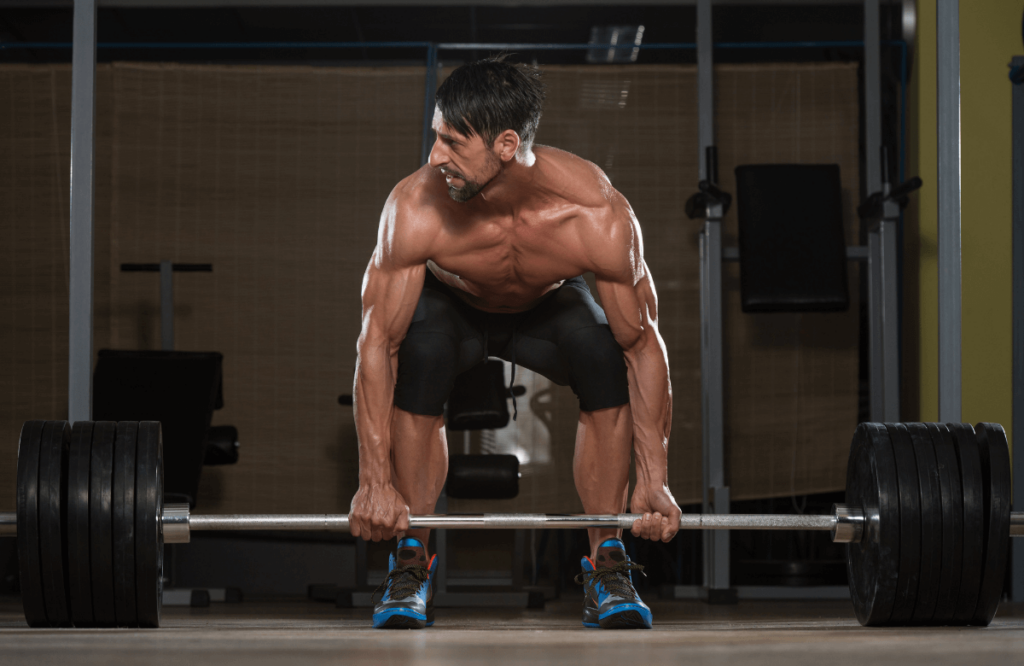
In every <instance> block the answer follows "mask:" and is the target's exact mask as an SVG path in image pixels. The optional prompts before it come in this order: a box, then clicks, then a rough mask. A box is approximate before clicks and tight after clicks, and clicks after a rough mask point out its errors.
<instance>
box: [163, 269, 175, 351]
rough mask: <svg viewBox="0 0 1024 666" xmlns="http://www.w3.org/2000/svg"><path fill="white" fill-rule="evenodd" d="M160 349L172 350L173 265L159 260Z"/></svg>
mask: <svg viewBox="0 0 1024 666" xmlns="http://www.w3.org/2000/svg"><path fill="white" fill-rule="evenodd" d="M160 349H162V350H164V351H173V350H174V265H173V264H172V263H171V262H169V261H161V262H160Z"/></svg>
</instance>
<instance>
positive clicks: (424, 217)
mask: <svg viewBox="0 0 1024 666" xmlns="http://www.w3.org/2000/svg"><path fill="white" fill-rule="evenodd" d="M431 171H432V170H430V169H428V168H426V167H424V168H420V169H418V170H416V171H415V172H413V173H412V174H410V175H409V176H406V177H405V178H403V179H402V180H401V181H399V182H398V184H397V185H395V187H394V189H392V190H391V194H390V195H389V196H388V200H387V203H386V204H385V205H384V211H383V213H382V215H381V225H380V230H379V236H378V239H377V240H378V245H379V246H380V248H381V250H382V251H384V252H385V253H386V254H388V255H391V256H394V257H395V258H402V259H404V260H405V261H402V263H406V261H412V262H415V263H420V259H423V260H424V261H425V258H424V257H425V256H426V254H424V252H425V251H428V248H429V247H430V245H431V242H432V240H433V239H435V238H436V237H437V234H438V232H439V231H440V228H441V221H442V219H443V216H442V215H441V206H442V205H443V202H442V201H439V200H438V197H437V195H436V192H435V191H434V190H436V187H431V186H432V185H436V183H431V182H430V177H431V175H432V174H431ZM420 255H423V257H421V256H420Z"/></svg>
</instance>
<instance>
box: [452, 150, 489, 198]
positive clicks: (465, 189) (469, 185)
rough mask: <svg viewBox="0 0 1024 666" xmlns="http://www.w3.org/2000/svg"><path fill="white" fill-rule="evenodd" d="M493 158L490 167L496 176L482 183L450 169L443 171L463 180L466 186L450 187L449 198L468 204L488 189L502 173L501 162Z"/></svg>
mask: <svg viewBox="0 0 1024 666" xmlns="http://www.w3.org/2000/svg"><path fill="white" fill-rule="evenodd" d="M491 157H492V159H490V160H488V162H489V164H488V166H489V167H491V168H492V169H493V170H494V174H493V175H492V176H491V177H490V178H488V179H487V180H485V181H484V182H482V183H481V182H480V181H476V180H471V179H469V178H467V177H466V176H465V175H463V174H461V173H459V172H458V171H452V170H450V169H442V170H441V173H442V174H444V175H445V176H454V177H455V178H459V179H461V180H462V182H464V183H465V185H463V186H462V187H455V186H454V185H448V196H450V197H451V198H452V201H456V202H458V203H466V202H467V201H469V200H470V199H472V198H473V197H475V196H476V195H478V194H480V190H482V189H484V188H485V187H487V185H488V183H490V182H491V181H492V180H494V179H495V178H497V176H498V174H499V173H500V172H501V161H500V160H498V159H497V158H496V157H494V156H493V155H492V156H491Z"/></svg>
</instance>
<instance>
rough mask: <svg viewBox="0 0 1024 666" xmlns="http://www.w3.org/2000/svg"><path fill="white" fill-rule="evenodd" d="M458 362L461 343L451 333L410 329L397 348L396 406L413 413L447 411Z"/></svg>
mask: <svg viewBox="0 0 1024 666" xmlns="http://www.w3.org/2000/svg"><path fill="white" fill-rule="evenodd" d="M458 361H459V348H458V344H457V343H456V341H455V340H454V339H453V338H452V337H451V336H449V335H446V334H444V333H429V332H416V333H414V332H413V331H411V330H410V332H409V334H408V335H406V336H405V340H403V341H402V346H401V347H399V349H398V377H397V381H396V382H395V406H396V407H399V408H401V409H404V410H405V411H407V412H411V413H413V414H424V415H427V416H439V415H441V414H442V413H444V403H445V401H446V400H447V399H448V394H449V393H451V390H452V386H453V384H454V382H455V375H456V374H457V372H458V370H457V367H456V366H457V364H458Z"/></svg>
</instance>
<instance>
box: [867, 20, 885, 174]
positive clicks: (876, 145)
mask: <svg viewBox="0 0 1024 666" xmlns="http://www.w3.org/2000/svg"><path fill="white" fill-rule="evenodd" d="M881 54H882V49H881V23H880V20H879V16H878V0H864V192H865V194H872V193H873V192H880V191H881V190H882V171H881V167H882V163H881V161H880V160H879V159H878V156H879V155H880V154H881V151H882V74H881V72H882V67H881V59H882V58H881Z"/></svg>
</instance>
